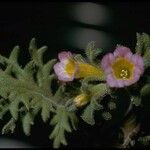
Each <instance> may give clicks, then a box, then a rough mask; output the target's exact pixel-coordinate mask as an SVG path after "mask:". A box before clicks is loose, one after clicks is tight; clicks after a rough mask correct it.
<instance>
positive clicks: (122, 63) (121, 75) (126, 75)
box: [112, 57, 135, 80]
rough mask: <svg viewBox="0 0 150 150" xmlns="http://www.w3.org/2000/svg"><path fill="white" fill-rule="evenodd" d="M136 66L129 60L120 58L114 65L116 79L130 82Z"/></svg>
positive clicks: (113, 70)
mask: <svg viewBox="0 0 150 150" xmlns="http://www.w3.org/2000/svg"><path fill="white" fill-rule="evenodd" d="M134 67H135V66H134V64H133V63H132V62H130V61H129V60H128V59H126V58H123V57H120V58H117V59H116V60H115V61H114V62H113V64H112V72H113V75H114V76H115V78H116V79H125V80H130V79H131V78H132V77H133V72H134Z"/></svg>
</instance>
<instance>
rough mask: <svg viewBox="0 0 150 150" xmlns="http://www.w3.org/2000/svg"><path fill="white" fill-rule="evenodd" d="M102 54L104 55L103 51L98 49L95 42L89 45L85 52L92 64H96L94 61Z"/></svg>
mask: <svg viewBox="0 0 150 150" xmlns="http://www.w3.org/2000/svg"><path fill="white" fill-rule="evenodd" d="M101 53H102V49H100V48H96V47H95V42H94V41H92V42H90V43H88V45H87V47H86V50H85V54H86V57H87V58H88V60H89V62H90V63H94V60H95V59H96V57H97V56H98V55H100V54H101Z"/></svg>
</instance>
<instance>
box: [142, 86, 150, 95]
mask: <svg viewBox="0 0 150 150" xmlns="http://www.w3.org/2000/svg"><path fill="white" fill-rule="evenodd" d="M140 94H141V96H146V95H148V94H150V84H146V85H144V86H143V87H142V89H141V91H140Z"/></svg>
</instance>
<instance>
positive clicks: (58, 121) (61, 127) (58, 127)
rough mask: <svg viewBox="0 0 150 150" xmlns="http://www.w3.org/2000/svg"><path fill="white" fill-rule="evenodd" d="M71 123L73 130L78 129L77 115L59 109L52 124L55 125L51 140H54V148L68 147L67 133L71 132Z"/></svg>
mask: <svg viewBox="0 0 150 150" xmlns="http://www.w3.org/2000/svg"><path fill="white" fill-rule="evenodd" d="M69 121H71V124H72V127H73V129H76V122H77V118H76V116H75V113H69V112H67V111H66V109H65V108H64V107H59V108H58V110H57V113H56V115H54V117H53V118H52V120H51V122H50V124H51V125H54V126H55V127H54V130H53V132H52V133H51V134H50V136H49V138H50V139H54V142H53V146H54V148H59V147H60V144H63V145H67V141H66V138H65V132H71V131H72V129H71V127H70V124H69Z"/></svg>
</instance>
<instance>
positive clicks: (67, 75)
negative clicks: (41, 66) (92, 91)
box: [54, 51, 78, 81]
mask: <svg viewBox="0 0 150 150" xmlns="http://www.w3.org/2000/svg"><path fill="white" fill-rule="evenodd" d="M58 58H59V60H60V62H58V63H56V64H55V65H54V71H55V73H56V74H57V76H58V79H59V80H62V81H73V79H74V77H75V73H76V72H77V69H78V66H77V65H76V62H75V61H74V59H73V55H72V53H71V52H69V51H68V52H66V51H63V52H61V53H59V54H58Z"/></svg>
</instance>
